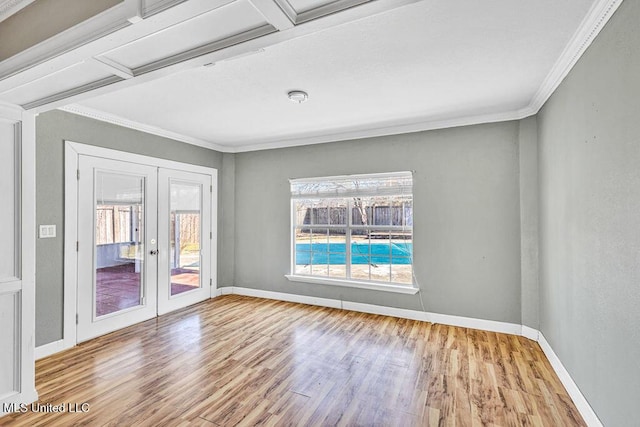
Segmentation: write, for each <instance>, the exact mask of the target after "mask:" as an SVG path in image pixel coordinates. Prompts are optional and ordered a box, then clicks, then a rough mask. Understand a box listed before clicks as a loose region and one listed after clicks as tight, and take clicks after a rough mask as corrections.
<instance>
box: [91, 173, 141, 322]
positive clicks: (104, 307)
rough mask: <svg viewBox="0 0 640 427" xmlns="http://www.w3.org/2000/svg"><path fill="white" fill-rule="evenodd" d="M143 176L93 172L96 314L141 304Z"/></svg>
mask: <svg viewBox="0 0 640 427" xmlns="http://www.w3.org/2000/svg"><path fill="white" fill-rule="evenodd" d="M144 180H145V179H144V177H141V176H132V175H123V174H117V173H112V172H103V171H98V172H96V181H95V182H96V203H95V207H96V212H95V230H96V235H95V242H96V255H95V260H96V292H95V307H96V313H95V314H96V317H100V316H104V315H107V314H112V313H115V312H118V311H120V310H125V309H128V308H131V307H136V306H139V305H141V304H142V296H143V293H142V290H143V288H142V286H143V284H144V277H143V272H144V199H145V197H144V184H145V182H144Z"/></svg>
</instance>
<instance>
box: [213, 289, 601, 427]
mask: <svg viewBox="0 0 640 427" xmlns="http://www.w3.org/2000/svg"><path fill="white" fill-rule="evenodd" d="M231 294H235V295H244V296H250V297H256V298H265V299H272V300H278V301H287V302H295V303H300V304H308V305H316V306H321V307H329V308H337V309H341V310H351V311H358V312H361V313H370V314H378V315H383V316H391V317H399V318H401V319H411V320H419V321H423V322H430V323H440V324H443V325H450V326H459V327H462V328H470V329H479V330H482V331H489V332H499V333H504V334H510V335H520V336H523V337H525V338H528V339H530V340H532V341H536V342H538V344H539V345H540V347H541V348H542V351H543V352H544V354H545V356H546V357H547V359H548V360H549V363H550V364H551V366H552V368H553V370H554V371H555V373H556V375H558V378H559V379H560V381H561V382H562V384H563V385H564V387H565V389H566V390H567V393H568V394H569V396H570V397H571V399H572V400H573V403H574V404H575V405H576V408H577V409H578V411H579V412H580V415H581V416H582V418H583V419H584V421H585V423H586V424H587V425H588V426H589V427H602V423H601V422H600V419H599V418H598V416H597V415H596V413H595V412H594V411H593V408H591V406H590V405H589V402H588V401H587V399H586V398H585V397H584V395H583V394H582V392H581V391H580V389H579V388H578V386H577V384H576V383H575V381H574V380H573V378H571V375H570V374H569V372H568V371H567V370H566V368H565V367H564V365H563V364H562V362H561V361H560V359H559V358H558V356H557V355H556V354H555V352H554V351H553V349H552V348H551V345H549V343H548V342H547V340H546V339H545V337H544V336H543V335H542V333H541V332H540V331H538V330H536V329H533V328H531V327H529V326H525V325H517V324H514V323H508V322H498V321H493V320H484V319H475V318H471V317H462V316H452V315H448V314H438V313H430V312H427V311H417V310H408V309H403V308H395V307H386V306H380V305H373V304H363V303H357V302H350V301H342V300H335V299H328V298H317V297H310V296H305V295H296V294H288V293H282V292H272V291H264V290H261V289H252V288H243V287H237V286H227V287H222V288H218V289H217V290H216V295H217V296H220V295H231Z"/></svg>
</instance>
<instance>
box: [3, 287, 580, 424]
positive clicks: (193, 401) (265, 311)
mask: <svg viewBox="0 0 640 427" xmlns="http://www.w3.org/2000/svg"><path fill="white" fill-rule="evenodd" d="M36 376H37V378H36V383H37V389H38V392H39V393H40V403H41V404H52V405H60V404H72V408H73V404H78V405H80V404H81V403H84V402H86V403H88V404H89V405H90V406H89V412H86V413H69V412H66V413H62V414H55V413H29V412H27V413H24V414H12V415H8V416H5V417H3V418H0V425H16V426H23V425H24V426H36V425H46V426H70V425H87V426H103V425H105V426H131V425H135V426H165V425H166V426H174V425H175V426H209V427H210V426H214V425H220V426H235V425H256V424H258V425H263V424H264V425H292V426H298V425H321V426H332V425H360V426H419V425H425V426H476V425H478V426H480V425H488V426H583V425H585V424H584V422H583V421H582V419H581V418H580V415H579V413H578V411H577V410H576V408H575V406H574V405H573V403H572V401H571V399H570V398H569V396H568V395H567V393H566V391H565V390H564V388H563V387H562V384H561V383H560V381H559V380H558V378H557V377H556V375H555V373H554V372H553V370H552V368H551V366H550V364H549V362H548V361H547V360H546V358H545V356H544V355H543V353H542V350H541V349H540V347H539V346H538V344H537V343H535V342H533V341H530V340H528V339H526V338H522V337H518V336H513V335H505V334H498V333H492V332H483V331H478V330H472V329H465V328H457V327H450V326H445V325H439V324H431V323H424V322H418V321H412V320H404V319H397V318H393V317H386V316H376V315H370V314H363V313H356V312H350V311H341V310H335V309H329V308H322V307H313V306H306V305H301V304H293V303H286V302H280V301H271V300H264V299H257V298H249V297H242V296H237V295H228V296H223V297H219V298H216V299H214V300H210V301H207V302H204V303H201V304H198V305H195V306H192V307H189V308H187V309H184V310H181V311H180V312H176V313H172V314H168V315H165V316H162V317H159V318H157V319H154V320H150V321H147V322H144V323H141V324H139V325H135V326H133V327H130V328H127V329H124V330H121V331H118V332H115V333H112V334H109V335H106V336H103V337H100V338H97V339H94V340H91V341H89V342H86V343H83V344H81V345H79V346H77V347H76V348H74V349H71V350H68V351H66V352H63V353H59V354H57V355H54V356H51V357H49V358H46V359H43V360H40V361H38V362H37V363H36ZM78 408H80V406H78ZM67 409H68V407H67Z"/></svg>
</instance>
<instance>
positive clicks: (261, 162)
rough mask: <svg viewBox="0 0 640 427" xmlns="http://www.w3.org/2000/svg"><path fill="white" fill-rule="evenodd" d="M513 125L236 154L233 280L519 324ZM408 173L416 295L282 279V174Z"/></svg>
mask: <svg viewBox="0 0 640 427" xmlns="http://www.w3.org/2000/svg"><path fill="white" fill-rule="evenodd" d="M518 138H519V123H518V122H505V123H498V124H487V125H480V126H469V127H462V128H455V129H444V130H438V131H430V132H421V133H414V134H406V135H394V136H389V137H381V138H372V139H363V140H356V141H346V142H339V143H330V144H320V145H313V146H305V147H294V148H286V149H278V150H267V151H258V152H249V153H241V154H237V155H236V156H235V219H236V222H235V236H236V238H235V278H234V282H235V285H236V286H242V287H249V288H256V289H263V290H269V291H277V292H286V293H296V294H301V295H309V296H316V297H324V298H334V299H342V300H348V301H356V302H362V303H369V304H378V305H386V306H391V307H401V308H407V309H413V310H420V309H421V303H420V299H419V298H420V295H422V299H423V301H424V306H425V309H426V310H427V311H431V312H436V313H446V314H451V315H460V316H469V317H476V318H481V319H491V320H498V321H505V322H513V323H517V324H520V322H521V299H520V293H521V287H520V286H521V285H520V262H521V259H520V213H519V203H520V201H519V177H518V172H519V160H518ZM401 170H415V172H416V173H415V178H414V206H415V208H414V209H415V214H414V236H415V243H414V245H415V246H414V266H415V274H416V277H417V281H418V284H419V286H420V289H421V293H420V294H418V295H401V294H394V293H388V292H381V291H372V290H363V289H352V288H343V287H335V286H327V285H316V284H313V285H312V284H305V283H297V282H289V281H288V280H287V279H286V278H285V277H284V275H285V274H288V273H289V269H290V253H291V248H290V230H291V228H290V193H289V182H288V179H289V178H300V177H311V176H329V175H343V174H354V173H371V172H385V171H401Z"/></svg>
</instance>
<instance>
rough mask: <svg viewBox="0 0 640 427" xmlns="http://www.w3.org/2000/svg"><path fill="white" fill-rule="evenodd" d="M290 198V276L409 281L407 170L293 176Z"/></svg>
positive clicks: (410, 210) (410, 228)
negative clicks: (341, 174)
mask: <svg viewBox="0 0 640 427" xmlns="http://www.w3.org/2000/svg"><path fill="white" fill-rule="evenodd" d="M291 204H292V242H293V248H292V252H293V256H292V268H291V272H292V276H294V277H297V278H298V279H301V278H304V277H307V278H324V279H329V280H335V281H343V282H351V283H354V282H355V283H372V284H376V283H377V284H386V285H395V286H398V285H400V286H406V287H412V286H413V176H412V173H411V172H396V173H385V174H375V175H351V176H339V177H324V178H308V179H294V180H291ZM290 278H291V277H290Z"/></svg>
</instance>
